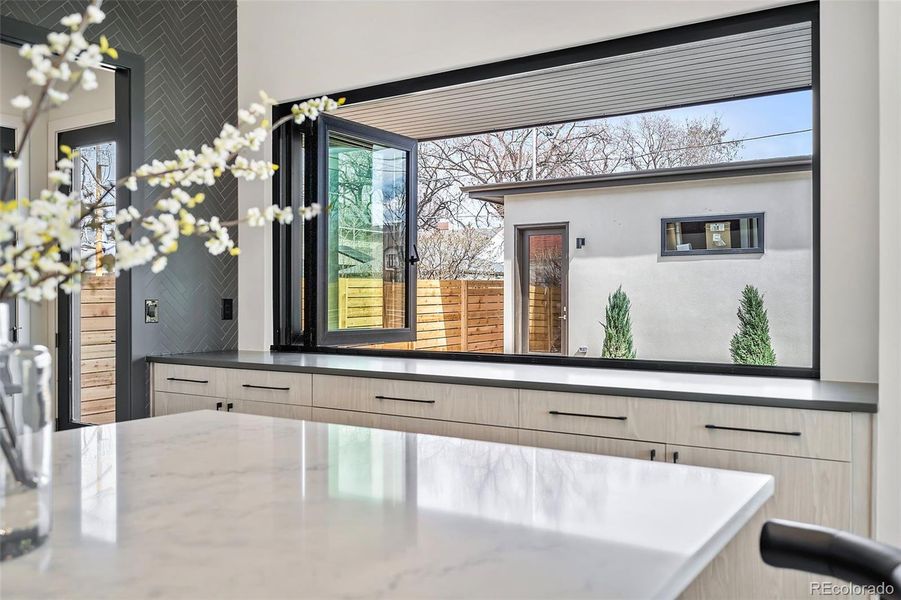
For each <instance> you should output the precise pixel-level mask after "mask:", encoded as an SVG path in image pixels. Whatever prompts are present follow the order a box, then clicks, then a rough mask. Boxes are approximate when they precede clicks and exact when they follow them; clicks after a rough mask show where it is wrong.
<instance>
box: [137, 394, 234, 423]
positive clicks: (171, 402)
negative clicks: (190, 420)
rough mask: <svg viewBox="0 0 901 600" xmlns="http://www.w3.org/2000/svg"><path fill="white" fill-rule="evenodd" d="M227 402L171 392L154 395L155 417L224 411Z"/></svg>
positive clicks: (208, 397) (210, 397) (209, 397)
mask: <svg viewBox="0 0 901 600" xmlns="http://www.w3.org/2000/svg"><path fill="white" fill-rule="evenodd" d="M224 409H225V400H224V399H223V398H214V397H212V396H196V395H193V394H173V393H171V392H160V391H157V392H155V393H154V410H153V414H154V416H157V417H159V416H162V415H174V414H176V413H183V412H191V411H194V410H224Z"/></svg>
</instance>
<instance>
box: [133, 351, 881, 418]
mask: <svg viewBox="0 0 901 600" xmlns="http://www.w3.org/2000/svg"><path fill="white" fill-rule="evenodd" d="M425 354H428V353H425ZM435 354H440V353H435ZM147 360H149V361H150V362H157V363H174V364H183V365H198V366H205V367H221V368H230V369H262V370H266V371H293V372H299V373H323V374H329V375H352V376H358V377H382V378H389V379H413V380H417V381H439V382H447V383H458V384H464V385H484V386H495V387H516V388H527V389H534V390H547V391H561V392H580V393H586V394H609V395H614V396H633V397H641V398H663V399H668V400H688V401H695V402H725V403H729V404H751V405H757V406H779V407H785V408H804V409H817V410H838V411H860V412H876V401H877V396H878V387H877V385H876V384H874V383H849V382H841V381H823V380H820V379H794V378H790V377H752V376H749V375H710V374H706V373H677V372H665V371H645V370H637V369H598V368H593V367H568V366H560V365H555V366H551V365H526V364H517V363H504V362H493V361H460V360H442V359H437V358H434V357H433V358H395V357H388V356H362V355H360V356H354V355H342V354H324V353H323V354H316V353H303V352H259V351H250V350H225V351H221V352H195V353H190V354H170V355H166V356H148V357H147Z"/></svg>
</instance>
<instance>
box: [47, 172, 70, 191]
mask: <svg viewBox="0 0 901 600" xmlns="http://www.w3.org/2000/svg"><path fill="white" fill-rule="evenodd" d="M47 179H48V180H49V181H50V185H52V186H55V187H59V186H61V185H71V184H72V177H71V175H70V174H69V173H67V172H66V171H60V170H56V169H55V170H53V171H50V172H49V173H47Z"/></svg>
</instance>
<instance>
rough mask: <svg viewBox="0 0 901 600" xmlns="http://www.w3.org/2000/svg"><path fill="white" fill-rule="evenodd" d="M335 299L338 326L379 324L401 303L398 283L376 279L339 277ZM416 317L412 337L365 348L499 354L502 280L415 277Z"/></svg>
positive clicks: (392, 315) (394, 314)
mask: <svg viewBox="0 0 901 600" xmlns="http://www.w3.org/2000/svg"><path fill="white" fill-rule="evenodd" d="M389 286H390V287H389ZM338 298H339V311H338V312H339V315H341V316H340V318H339V323H340V325H341V326H343V327H354V328H355V327H381V326H384V325H383V324H387V323H389V322H391V321H393V320H396V319H397V312H396V311H394V310H393V309H392V307H395V306H403V302H402V299H403V290H402V286H401V284H393V283H385V282H383V281H382V280H381V279H370V278H358V279H357V278H342V279H339V280H338ZM384 298H387V299H388V300H387V302H386V301H385V300H384ZM398 302H400V304H398ZM416 321H417V323H416V341H414V342H395V343H391V344H372V345H367V346H364V347H366V348H382V349H392V350H434V351H445V352H497V353H502V352H503V351H504V282H503V281H500V280H488V281H481V280H472V281H470V280H448V281H441V280H435V279H420V280H418V281H417V282H416Z"/></svg>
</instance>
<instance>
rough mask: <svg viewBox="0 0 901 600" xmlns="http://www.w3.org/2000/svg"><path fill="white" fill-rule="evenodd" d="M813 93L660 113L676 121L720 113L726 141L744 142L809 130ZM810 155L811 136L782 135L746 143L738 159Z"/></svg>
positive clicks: (765, 97) (753, 99)
mask: <svg viewBox="0 0 901 600" xmlns="http://www.w3.org/2000/svg"><path fill="white" fill-rule="evenodd" d="M811 94H812V93H811V92H810V91H809V90H808V91H802V92H792V93H790V94H778V95H772V96H761V97H759V98H749V99H746V100H735V101H732V102H720V103H717V104H707V105H702V106H693V107H690V108H676V109H672V110H667V111H661V112H663V113H665V114H668V115H671V116H672V117H674V118H677V119H685V118H693V117H701V116H708V115H710V113H711V112H714V113H717V114H719V115H720V116H721V117H722V119H723V124H724V125H725V126H726V127H727V128H728V130H729V134H730V135H729V139H744V138H749V137H758V136H762V135H770V134H773V133H784V132H789V131H797V130H801V129H810V128H811V126H812V123H813V112H812V105H813V100H812V95H811ZM811 153H812V138H811V133H810V132H806V133H801V134H795V135H784V136H779V137H772V138H767V139H762V140H749V141H747V142H745V144H744V148H743V149H742V151H741V153H740V155H739V156H738V158H737V160H754V159H760V158H773V157H777V156H799V155H807V154H811Z"/></svg>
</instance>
